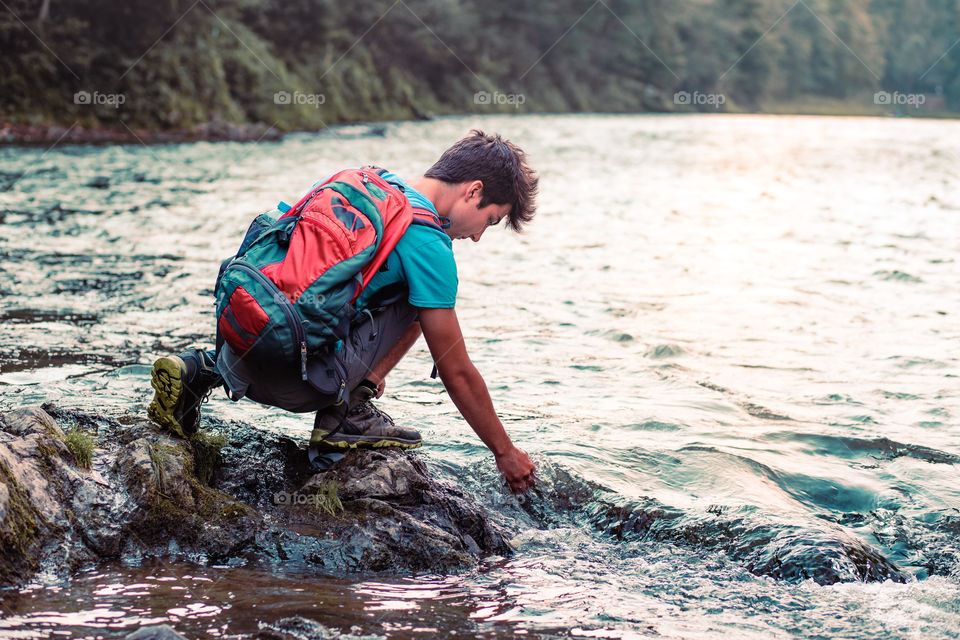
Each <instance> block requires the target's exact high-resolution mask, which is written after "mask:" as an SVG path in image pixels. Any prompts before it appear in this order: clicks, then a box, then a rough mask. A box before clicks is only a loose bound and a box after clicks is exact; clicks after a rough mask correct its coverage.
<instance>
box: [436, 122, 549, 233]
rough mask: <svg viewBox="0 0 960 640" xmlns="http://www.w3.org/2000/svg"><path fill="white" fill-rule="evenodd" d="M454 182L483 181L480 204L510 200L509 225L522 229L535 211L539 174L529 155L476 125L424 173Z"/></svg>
mask: <svg viewBox="0 0 960 640" xmlns="http://www.w3.org/2000/svg"><path fill="white" fill-rule="evenodd" d="M424 176H425V177H427V178H434V179H436V180H442V181H443V182H448V183H452V184H459V183H461V182H472V181H473V180H480V181H481V182H483V197H482V198H481V200H480V205H479V206H480V207H485V206H487V205H488V204H491V203H493V204H509V205H511V207H510V211H509V212H508V213H507V226H509V227H510V228H511V229H513V230H514V231H517V232H519V231H520V230H521V229H522V228H523V225H525V224H526V223H528V222H530V220H532V219H533V214H534V213H535V212H536V208H537V205H536V197H537V184H538V182H539V181H540V178H539V177H537V173H536V172H535V171H534V170H533V169H531V168H530V167H529V166H528V165H527V156H526V154H524V152H523V151H522V150H521V149H520V147H518V146H517V145H515V144H513V143H512V142H510V141H509V140H504V139H503V138H501V137H500V136H499V135H497V134H493V135H487V134H485V133H484V132H483V131H480V130H479V129H474V130H473V131H471V132H470V135H468V136H467V137H466V138H464V139H462V140H460V141H459V142H457V143H456V144H455V145H453V146H452V147H450V148H449V149H447V150H446V151H444V152H443V155H442V156H440V159H439V160H437V162H436V164H434V165H433V166H432V167H430V170H429V171H427V172H426V173H425V174H424Z"/></svg>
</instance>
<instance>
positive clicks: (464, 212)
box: [446, 181, 510, 242]
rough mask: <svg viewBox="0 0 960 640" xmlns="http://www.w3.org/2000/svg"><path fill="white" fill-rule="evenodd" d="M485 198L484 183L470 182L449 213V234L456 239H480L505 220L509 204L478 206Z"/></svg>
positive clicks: (475, 240)
mask: <svg viewBox="0 0 960 640" xmlns="http://www.w3.org/2000/svg"><path fill="white" fill-rule="evenodd" d="M482 199H483V183H481V182H480V181H475V182H472V183H469V184H468V185H467V186H466V187H465V188H464V191H463V194H462V195H461V197H459V198H458V199H457V201H456V203H455V204H454V206H453V207H452V208H451V210H450V212H449V214H448V215H447V217H448V218H450V226H449V227H448V228H447V229H446V232H447V235H448V236H450V237H451V238H452V239H454V240H459V239H461V238H470V239H471V240H473V241H474V242H479V241H480V236H482V235H483V232H484V231H486V230H487V228H488V227H492V226H494V225H496V224H497V223H499V222H500V221H501V220H503V217H504V216H506V215H507V214H508V213H509V212H510V205H509V204H488V205H487V206H485V207H482V208H478V206H477V205H479V204H480V200H482Z"/></svg>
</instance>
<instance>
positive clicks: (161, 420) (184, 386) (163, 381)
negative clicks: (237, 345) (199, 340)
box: [147, 349, 223, 438]
mask: <svg viewBox="0 0 960 640" xmlns="http://www.w3.org/2000/svg"><path fill="white" fill-rule="evenodd" d="M213 354H214V352H213V351H203V350H201V349H188V350H187V351H184V352H183V353H181V354H179V355H176V356H165V357H163V358H160V359H159V360H157V361H156V362H154V363H153V372H152V373H151V380H150V384H151V385H152V386H153V388H154V390H155V391H156V394H154V396H153V402H151V403H150V406H149V408H148V409H147V414H148V415H149V416H150V419H151V420H153V421H154V422H156V423H157V424H159V425H160V426H161V427H163V428H165V429H167V430H168V431H170V432H172V433H173V434H175V435H178V436H180V437H181V438H187V437H189V436H192V435H193V434H195V433H196V432H197V429H198V428H199V427H200V405H201V404H202V403H203V402H204V401H205V400H206V399H207V397H209V395H210V391H212V390H213V388H214V387H216V386H217V385H220V384H222V383H223V379H222V378H221V377H220V376H219V375H218V374H217V372H216V361H215V360H214V356H213Z"/></svg>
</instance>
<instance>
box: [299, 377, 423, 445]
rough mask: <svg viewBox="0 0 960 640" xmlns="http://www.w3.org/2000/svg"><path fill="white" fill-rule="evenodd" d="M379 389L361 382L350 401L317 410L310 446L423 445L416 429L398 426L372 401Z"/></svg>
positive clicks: (351, 395)
mask: <svg viewBox="0 0 960 640" xmlns="http://www.w3.org/2000/svg"><path fill="white" fill-rule="evenodd" d="M376 395H377V390H376V389H372V388H370V387H368V386H367V385H366V384H363V383H361V384H360V385H359V386H358V387H357V388H356V389H354V390H353V392H352V393H351V394H350V401H349V402H347V403H344V404H341V405H340V406H333V407H329V408H328V409H325V410H323V411H318V412H317V418H316V420H315V421H314V424H313V433H312V434H310V446H311V448H315V449H317V450H319V451H331V450H343V449H355V448H357V447H364V448H375V449H377V448H380V447H402V448H404V449H415V448H417V447H419V446H420V445H421V444H423V440H422V439H421V438H420V433H419V432H418V431H417V430H415V429H408V428H406V427H398V426H397V425H396V423H394V421H393V419H392V418H391V417H390V416H388V415H387V414H386V413H384V412H383V411H381V410H380V409H378V408H377V407H375V406H374V405H373V403H372V402H370V400H372V399H373V397H374V396H376Z"/></svg>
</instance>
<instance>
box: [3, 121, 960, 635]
mask: <svg viewBox="0 0 960 640" xmlns="http://www.w3.org/2000/svg"><path fill="white" fill-rule="evenodd" d="M474 126H480V127H482V128H485V129H486V130H495V131H498V132H500V133H502V134H504V135H505V136H507V137H509V138H511V139H513V140H515V141H516V142H518V143H519V144H520V145H521V146H522V147H524V148H525V149H526V150H527V151H528V153H529V154H530V157H531V162H532V163H533V165H534V166H535V167H536V168H537V169H538V170H539V172H540V174H541V176H542V179H541V192H542V193H541V197H540V207H539V214H538V216H537V219H536V220H535V222H534V224H533V225H532V227H531V228H530V229H529V231H528V232H526V233H524V234H523V235H521V236H516V235H514V234H512V233H510V232H508V231H507V230H504V229H502V228H501V229H493V230H490V231H488V232H487V233H486V234H485V235H484V237H483V239H482V241H481V242H480V243H477V244H474V243H472V242H470V241H469V240H467V241H461V242H458V243H455V246H456V253H457V261H458V266H459V275H460V294H459V300H458V305H457V308H458V314H459V316H460V320H461V323H462V324H463V326H464V333H465V335H466V339H467V344H468V349H469V351H470V353H471V355H472V357H473V358H474V360H475V362H476V363H477V365H478V367H479V369H480V370H481V372H482V373H483V374H484V376H485V378H486V380H487V382H488V385H489V387H490V389H491V393H492V395H493V397H494V402H495V404H496V406H497V408H498V410H499V412H500V415H501V417H502V419H503V420H504V422H505V424H506V426H507V428H508V430H509V431H510V433H511V434H512V435H513V437H514V439H515V440H516V441H517V443H518V444H519V445H520V446H521V447H523V448H525V449H526V450H528V451H529V452H530V453H531V454H533V455H534V456H535V458H536V460H538V461H539V463H540V464H541V466H542V468H544V469H547V468H549V469H551V470H552V472H553V473H556V472H557V470H562V471H563V472H564V473H568V474H569V476H570V477H571V478H573V479H574V480H573V481H574V482H577V483H582V484H583V486H585V487H587V486H589V487H593V488H596V487H597V486H599V487H603V488H605V489H606V490H608V491H609V492H610V495H615V496H618V497H619V498H622V499H623V500H642V499H648V498H649V499H654V500H657V501H658V502H659V503H662V504H664V505H669V506H670V507H671V508H674V509H676V510H679V511H680V512H682V513H684V514H687V515H690V516H691V517H698V516H702V515H705V514H708V513H723V512H735V513H741V514H745V516H744V517H746V518H748V519H752V520H753V521H757V522H762V521H765V520H771V521H773V520H776V521H778V522H787V523H793V524H797V525H802V526H805V527H813V528H816V527H818V526H820V525H818V523H828V524H829V525H830V526H832V527H839V528H842V529H844V530H845V531H847V532H849V533H850V535H853V536H856V537H858V538H859V539H861V540H863V541H864V542H866V543H868V544H870V545H872V546H873V547H874V548H876V549H878V550H879V551H880V552H881V553H883V554H884V555H885V556H886V557H888V558H889V559H891V560H892V561H894V562H896V563H897V564H898V565H899V566H900V567H901V568H903V569H904V570H905V571H907V572H908V573H909V574H910V575H911V576H913V579H912V580H910V581H908V582H907V583H906V584H897V583H893V582H885V583H858V582H852V583H841V584H835V585H828V586H820V585H818V584H816V583H814V582H813V581H809V580H808V581H805V582H788V581H784V580H776V579H773V578H770V577H763V576H757V575H754V574H752V573H750V572H749V571H747V570H746V568H744V566H743V565H742V564H741V563H739V562H737V560H736V559H735V558H730V557H727V556H726V555H725V554H724V553H723V552H722V551H718V550H713V549H710V548H707V549H704V548H703V546H702V545H698V544H693V543H690V544H685V543H684V542H683V541H675V542H663V541H654V540H648V539H634V540H629V541H624V540H618V539H616V538H614V537H611V536H609V535H606V534H604V533H603V532H602V531H598V530H597V529H596V528H593V527H589V526H585V525H582V524H578V521H577V520H576V519H569V518H568V519H566V520H565V519H563V518H557V519H556V521H555V523H554V525H553V526H550V527H546V526H536V527H534V526H530V527H527V528H522V529H521V532H520V533H519V535H518V536H517V537H516V538H515V539H514V541H513V544H514V546H515V547H516V548H517V554H516V555H515V556H514V557H512V558H509V559H497V558H494V559H490V560H489V561H487V562H485V563H483V564H482V565H481V566H480V567H479V568H478V569H477V570H476V571H472V572H469V573H467V574H463V575H456V576H447V577H442V576H407V577H399V578H389V579H387V578H383V577H370V576H365V577H358V578H356V579H353V580H349V579H343V578H322V577H317V576H298V575H293V574H291V575H287V574H283V573H276V572H273V573H264V572H262V571H257V570H251V569H244V568H237V567H233V568H218V567H196V566H180V565H173V566H170V565H148V566H115V567H110V566H101V567H97V568H95V569H91V570H90V571H88V572H85V573H82V574H80V575H78V576H76V578H75V579H74V580H72V581H71V582H69V583H63V582H56V581H50V580H45V579H44V577H43V576H40V577H39V578H38V580H37V581H36V583H35V584H34V585H32V586H31V587H30V588H29V589H27V590H24V591H21V592H20V593H18V594H7V595H6V596H5V597H4V599H3V606H4V609H5V613H4V616H5V617H4V619H3V620H2V621H0V636H6V637H17V638H33V637H69V636H75V637H116V636H122V635H123V634H124V633H127V632H129V631H130V630H131V629H134V628H136V627H137V626H138V625H139V624H141V623H143V622H144V621H168V622H170V623H171V624H173V625H174V626H175V627H176V628H177V629H178V630H180V631H182V632H185V633H186V634H187V635H188V636H190V637H200V636H202V637H208V636H209V637H231V636H234V635H236V634H245V633H253V632H255V631H256V630H257V628H258V625H267V626H269V625H271V624H274V623H275V622H276V621H277V620H278V619H280V618H284V617H288V616H294V615H300V616H304V617H305V618H308V619H310V620H312V621H316V623H317V624H321V625H325V627H329V628H330V629H333V630H337V631H339V632H342V633H344V634H346V635H345V636H344V637H351V636H354V637H357V636H363V635H366V634H373V635H376V636H378V637H382V636H387V637H396V638H408V637H433V636H437V635H444V636H447V635H449V636H450V637H477V636H484V637H513V636H525V637H583V638H638V637H660V638H663V637H666V638H711V637H717V636H719V635H721V634H723V635H730V636H732V637H738V638H769V637H796V636H802V637H822V638H835V637H845V638H864V639H871V640H872V639H877V638H901V637H910V638H919V637H923V638H955V637H958V636H960V519H958V515H960V511H958V509H960V400H958V395H957V388H958V384H957V383H958V375H960V323H958V317H960V297H958V295H957V293H956V286H957V282H958V276H960V267H958V263H957V256H958V254H960V175H958V167H960V123H958V122H952V121H930V120H906V119H904V120H893V119H870V118H862V119H861V118H807V117H764V116H725V115H718V116H706V115H689V116H675V115H670V116H586V115H582V116H525V117H501V116H497V117H485V118H447V119H439V120H436V121H433V122H428V123H395V124H389V125H387V127H386V135H385V136H383V137H380V136H365V135H360V134H361V133H362V131H360V130H358V129H357V128H353V129H351V128H343V129H335V130H334V129H331V130H328V131H326V132H323V133H320V134H317V135H306V134H297V135H291V136H288V137H287V138H285V139H284V140H283V141H281V142H263V143H260V144H237V143H217V144H209V143H197V144H189V145H160V146H149V147H148V146H143V145H126V146H110V147H91V146H65V145H64V146H57V147H55V148H53V149H49V150H46V149H43V148H17V147H6V148H2V149H0V205H2V207H0V221H2V224H0V229H2V236H0V255H2V262H0V269H2V274H3V277H2V279H0V318H2V319H3V321H4V322H3V326H4V328H5V331H3V332H2V333H0V394H2V396H0V409H2V410H8V409H11V408H14V407H18V406H22V405H27V404H37V403H41V402H45V401H54V402H57V403H59V404H61V405H63V406H70V407H81V408H83V407H86V408H89V409H90V410H97V411H101V412H105V413H110V412H122V411H129V410H131V409H133V410H141V411H142V410H145V407H146V404H147V403H148V402H149V400H150V397H151V396H152V394H151V393H149V367H150V363H151V362H152V361H153V359H154V358H155V357H157V356H158V355H160V354H164V353H170V352H176V351H179V350H181V349H182V348H184V347H186V346H188V345H190V344H202V343H207V344H209V343H210V342H211V341H212V339H213V337H212V331H213V310H212V307H211V301H212V298H211V292H212V285H213V279H214V277H215V275H216V270H217V266H218V264H219V261H220V260H221V259H222V258H224V257H226V256H227V255H229V254H230V253H232V251H233V250H234V249H235V247H236V245H237V244H238V242H239V240H240V237H241V236H242V233H243V231H244V229H245V227H246V224H247V222H248V221H249V220H250V219H251V217H252V216H253V215H254V214H256V213H258V212H260V211H262V210H266V209H269V208H271V207H272V206H273V205H274V204H275V203H276V202H277V201H279V200H281V199H283V200H286V201H288V202H289V201H290V199H291V198H293V199H296V198H297V196H298V195H299V194H300V193H301V192H302V191H303V190H304V189H305V188H306V187H308V186H309V185H310V184H311V183H313V182H314V181H315V180H316V179H318V178H319V177H322V176H324V175H327V174H329V173H331V172H332V171H333V170H335V169H337V168H340V167H343V166H356V165H359V164H364V163H375V164H378V165H381V166H386V167H389V168H390V169H392V170H393V171H396V172H397V173H399V174H401V175H405V176H408V177H415V176H417V175H419V173H421V172H422V171H423V170H424V169H425V168H426V167H427V166H429V165H430V164H431V163H432V162H433V160H434V159H435V158H436V157H437V156H438V155H439V152H440V151H442V150H443V149H444V148H446V146H448V145H449V144H450V143H451V142H453V141H454V140H456V139H457V138H459V137H460V136H462V135H464V134H465V133H466V132H467V130H468V129H470V128H471V127H474ZM430 367H431V364H430V362H429V356H428V355H427V351H426V349H425V347H424V346H423V345H422V344H421V345H419V346H418V347H417V348H416V349H415V350H414V351H413V352H412V353H411V355H410V356H409V357H408V358H407V359H406V360H405V361H404V362H402V363H401V365H400V366H399V367H398V369H397V370H396V371H395V373H394V374H393V375H392V376H391V378H390V379H389V380H388V383H387V393H386V396H385V398H384V399H383V401H382V405H381V406H382V407H383V408H384V409H386V411H388V412H389V413H391V414H392V415H393V416H394V418H396V419H397V420H398V421H403V422H404V423H406V424H410V425H411V426H416V427H417V428H419V429H420V430H421V431H422V432H423V435H424V440H425V446H424V448H423V449H422V450H421V455H422V456H423V457H424V458H425V460H426V461H427V462H428V464H429V465H430V467H431V468H432V470H433V471H434V473H436V474H438V475H440V476H443V477H448V478H451V479H455V480H457V481H458V482H460V483H461V484H463V485H465V486H466V487H468V488H469V489H470V490H471V491H472V492H474V493H475V494H476V495H477V496H478V497H479V498H480V499H481V500H483V501H485V502H486V503H487V504H488V505H489V508H490V509H491V510H492V511H496V512H498V513H503V514H505V515H503V516H502V517H507V518H509V517H510V515H509V514H510V513H511V509H513V510H514V511H515V510H516V505H513V506H511V505H505V504H504V501H503V497H502V496H503V493H502V490H501V489H500V488H499V483H498V476H497V474H496V472H495V469H494V466H493V462H492V458H491V456H490V455H489V454H488V453H487V452H486V450H485V449H484V448H483V446H482V444H481V443H480V442H479V440H478V439H477V438H476V437H475V436H474V435H473V434H472V432H471V431H470V429H469V427H468V426H467V425H466V424H465V423H464V422H463V420H462V419H461V418H459V415H458V414H457V412H456V409H455V408H454V407H453V405H452V403H451V402H450V401H449V399H448V398H447V397H446V395H445V394H444V392H443V390H442V386H440V385H439V383H438V382H436V381H431V380H429V378H428V375H429V371H430ZM207 407H209V408H208V409H207V411H208V412H209V414H208V415H212V416H215V417H217V418H219V419H222V420H246V421H250V422H253V423H254V424H257V425H258V426H259V427H261V428H263V429H272V430H279V431H283V432H286V433H289V434H292V435H294V436H296V437H302V438H306V437H307V436H308V434H309V428H310V426H311V425H310V420H309V417H304V416H295V415H288V414H284V413H283V412H280V411H278V410H273V409H269V408H263V407H259V406H257V405H255V404H254V403H251V402H247V401H244V402H241V403H237V404H234V403H231V402H230V401H229V400H227V399H226V398H223V397H218V398H215V399H214V400H212V401H211V402H210V404H208V405H207ZM824 526H825V525H824ZM351 627H352V628H353V631H352V632H351ZM318 637H319V636H318Z"/></svg>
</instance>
